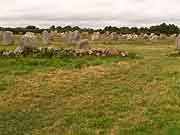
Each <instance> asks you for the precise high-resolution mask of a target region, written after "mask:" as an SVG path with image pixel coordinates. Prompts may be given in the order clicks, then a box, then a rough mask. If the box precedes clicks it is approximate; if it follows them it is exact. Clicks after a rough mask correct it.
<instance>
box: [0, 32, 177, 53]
mask: <svg viewBox="0 0 180 135" xmlns="http://www.w3.org/2000/svg"><path fill="white" fill-rule="evenodd" d="M58 36H59V37H61V38H62V39H64V40H65V41H66V42H68V43H72V44H75V45H77V46H78V49H74V51H72V49H64V50H65V51H64V52H66V53H67V54H68V55H70V54H71V55H73V56H81V55H85V54H86V55H96V56H109V55H120V56H127V53H126V52H124V51H122V50H118V49H115V48H114V49H109V50H107V49H106V50H104V49H101V51H100V49H97V50H95V49H91V47H90V45H89V40H92V41H95V40H102V39H103V40H105V41H109V40H120V39H126V40H130V39H146V40H157V39H176V48H177V49H180V35H179V36H177V35H176V34H173V35H171V36H167V35H164V34H160V35H155V34H153V33H152V34H151V35H147V34H141V35H136V34H125V35H122V34H117V33H116V32H112V33H110V32H105V33H104V34H101V33H99V32H94V33H93V34H91V35H90V34H89V33H88V32H83V33H80V32H79V31H74V32H71V31H70V32H65V33H57V32H48V31H43V32H42V34H41V39H42V41H43V44H45V45H50V44H51V41H52V40H53V38H54V37H58ZM89 37H91V38H90V39H89ZM0 40H3V42H4V44H6V45H10V44H13V43H14V40H15V37H14V35H13V33H12V32H10V31H5V32H0ZM37 48H38V37H37V35H36V34H34V33H31V32H27V33H26V34H25V35H22V37H21V39H20V45H19V47H17V48H16V49H15V51H13V53H14V56H16V54H18V55H19V54H21V53H22V54H24V52H26V53H28V52H27V50H28V51H29V52H31V53H32V52H33V53H34V52H38V53H39V52H41V50H43V49H37ZM79 49H80V50H84V51H79ZM30 50H36V51H30ZM50 50H51V51H52V50H53V49H52V48H50ZM54 50H55V52H57V50H58V49H54ZM59 50H61V51H62V49H59ZM59 52H60V51H59ZM72 52H73V54H72ZM61 53H62V52H61ZM79 53H80V54H79ZM81 53H82V54H81ZM8 54H11V55H12V51H9V52H6V51H5V52H2V51H1V55H2V56H8Z"/></svg>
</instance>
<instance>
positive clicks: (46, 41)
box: [42, 30, 51, 45]
mask: <svg viewBox="0 0 180 135" xmlns="http://www.w3.org/2000/svg"><path fill="white" fill-rule="evenodd" d="M42 40H43V44H45V45H49V44H50V42H51V33H49V32H48V31H46V30H45V31H43V32H42Z"/></svg>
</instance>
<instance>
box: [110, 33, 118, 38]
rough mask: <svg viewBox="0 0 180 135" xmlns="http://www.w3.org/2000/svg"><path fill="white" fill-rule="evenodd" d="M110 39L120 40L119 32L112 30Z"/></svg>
mask: <svg viewBox="0 0 180 135" xmlns="http://www.w3.org/2000/svg"><path fill="white" fill-rule="evenodd" d="M110 39H111V40H118V34H117V33H116V32H112V33H111V34H110Z"/></svg>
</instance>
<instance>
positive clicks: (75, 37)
mask: <svg viewBox="0 0 180 135" xmlns="http://www.w3.org/2000/svg"><path fill="white" fill-rule="evenodd" d="M72 36H73V37H72V39H73V41H75V42H77V41H79V40H80V38H81V35H80V33H79V31H77V30H76V31H74V32H73V35H72Z"/></svg>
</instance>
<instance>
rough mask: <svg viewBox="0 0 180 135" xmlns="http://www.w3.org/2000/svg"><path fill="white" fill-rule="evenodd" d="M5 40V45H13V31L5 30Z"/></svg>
mask: <svg viewBox="0 0 180 135" xmlns="http://www.w3.org/2000/svg"><path fill="white" fill-rule="evenodd" d="M3 42H4V44H5V45H11V44H13V43H14V35H13V33H12V32H11V31H4V32H3Z"/></svg>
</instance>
